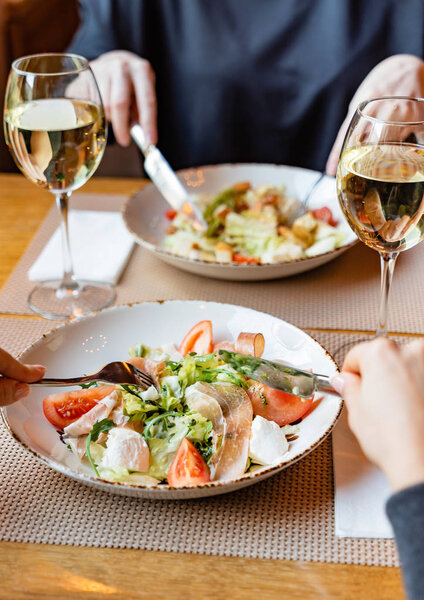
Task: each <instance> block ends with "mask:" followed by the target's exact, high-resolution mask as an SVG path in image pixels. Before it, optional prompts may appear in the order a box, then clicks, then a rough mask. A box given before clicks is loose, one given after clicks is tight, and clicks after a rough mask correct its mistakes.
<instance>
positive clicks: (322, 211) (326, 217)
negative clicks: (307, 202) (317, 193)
mask: <svg viewBox="0 0 424 600" xmlns="http://www.w3.org/2000/svg"><path fill="white" fill-rule="evenodd" d="M312 214H313V216H314V218H315V219H317V220H318V221H323V222H324V223H327V224H328V225H331V226H332V227H335V226H336V225H337V221H336V220H335V219H334V218H333V213H332V212H331V210H330V209H329V208H328V206H323V207H321V208H316V209H315V210H313V211H312Z"/></svg>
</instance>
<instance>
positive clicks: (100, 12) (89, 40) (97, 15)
mask: <svg viewBox="0 0 424 600" xmlns="http://www.w3.org/2000/svg"><path fill="white" fill-rule="evenodd" d="M78 4H79V15H80V20H81V23H80V26H79V28H78V30H77V32H76V34H75V36H74V38H73V40H72V42H71V44H70V46H69V47H68V52H75V53H76V54H82V55H83V56H85V57H86V58H88V59H89V60H93V59H94V58H97V57H98V56H99V55H100V54H104V53H105V52H110V51H111V50H118V49H119V47H118V44H117V40H116V33H115V23H114V21H115V18H114V12H115V11H114V5H113V1H112V0H79V2H78Z"/></svg>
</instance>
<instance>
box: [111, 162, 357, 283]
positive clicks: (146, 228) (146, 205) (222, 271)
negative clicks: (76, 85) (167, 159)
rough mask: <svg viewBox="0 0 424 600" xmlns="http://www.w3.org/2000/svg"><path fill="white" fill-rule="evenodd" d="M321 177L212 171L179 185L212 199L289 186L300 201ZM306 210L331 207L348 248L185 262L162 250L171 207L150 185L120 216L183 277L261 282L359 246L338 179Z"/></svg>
mask: <svg viewBox="0 0 424 600" xmlns="http://www.w3.org/2000/svg"><path fill="white" fill-rule="evenodd" d="M319 176H320V173H318V172H317V171H310V170H309V169H301V168H298V167H287V166H284V165H261V164H233V165H214V166H208V167H199V168H196V169H186V170H184V171H179V172H178V177H179V179H180V180H181V181H182V182H183V183H184V184H185V186H186V187H187V188H188V189H189V190H192V191H193V192H194V193H205V194H210V195H213V194H216V193H217V192H219V191H220V190H222V189H225V188H226V187H230V186H231V185H233V184H234V183H236V182H237V181H250V182H251V183H252V186H254V187H256V186H257V185H260V184H270V185H285V186H286V190H287V194H288V195H290V196H294V197H296V198H299V199H300V200H302V199H303V198H305V197H306V195H307V194H308V193H309V191H310V190H311V188H312V186H313V184H314V182H315V181H316V180H317V179H318V178H319ZM308 206H309V208H311V209H315V208H319V207H321V206H328V207H329V208H330V209H331V211H332V213H333V215H334V217H335V218H336V219H337V220H338V221H339V222H340V223H341V224H342V227H343V229H344V230H345V232H346V239H345V242H344V244H343V245H342V246H341V247H340V248H337V249H336V250H332V251H331V252H326V253H324V254H320V255H319V256H314V257H312V258H300V259H297V260H292V261H289V262H283V263H273V264H271V263H270V264H261V265H246V264H230V265H228V264H223V263H210V262H207V261H204V260H194V259H189V258H183V257H181V256H176V255H175V254H171V253H170V252H168V251H167V250H164V249H163V248H162V247H161V246H162V241H163V239H164V237H165V235H166V233H165V230H166V228H167V227H168V226H169V221H168V220H167V219H166V218H165V211H166V210H167V209H169V205H168V204H167V203H166V201H165V200H164V199H163V198H162V196H161V195H160V193H159V192H158V190H157V189H156V187H155V186H154V185H152V184H149V185H148V186H146V187H145V188H143V189H142V190H141V191H139V192H137V193H136V194H135V195H134V196H132V197H131V198H130V199H129V200H128V201H127V202H126V204H125V205H124V207H123V211H122V215H123V218H124V222H125V224H126V226H127V228H128V230H129V231H130V232H131V233H132V234H133V236H134V237H135V239H136V241H137V242H138V243H139V244H140V245H141V246H143V247H144V248H146V249H147V250H149V251H150V252H152V253H153V254H155V255H156V256H157V257H158V258H160V259H161V260H163V261H164V262H166V263H169V264H171V265H174V266H175V267H178V268H180V269H183V270H184V271H189V272H191V273H196V274H197V275H204V276H207V277H215V278H216V279H230V280H232V281H260V280H265V279H276V278H280V277H289V276H290V275H296V274H297V273H303V272H304V271H310V270H311V269H315V268H316V267H319V266H321V265H323V264H325V263H327V262H329V261H330V260H333V259H334V258H336V257H337V256H340V254H343V252H345V251H346V250H347V249H348V248H350V247H351V246H352V245H353V244H355V243H356V241H357V238H356V236H355V234H354V233H353V231H352V230H351V228H350V227H349V225H348V224H347V222H346V220H345V218H344V216H343V214H342V211H341V209H340V206H339V202H338V199H337V194H336V185H335V179H333V178H332V177H325V178H324V179H323V180H322V181H321V182H320V184H319V185H318V186H317V188H316V190H314V193H313V194H312V196H311V198H310V200H309V204H308Z"/></svg>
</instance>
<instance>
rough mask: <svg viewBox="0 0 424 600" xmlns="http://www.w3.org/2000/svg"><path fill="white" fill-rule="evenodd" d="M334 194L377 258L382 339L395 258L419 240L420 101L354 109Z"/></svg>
mask: <svg viewBox="0 0 424 600" xmlns="http://www.w3.org/2000/svg"><path fill="white" fill-rule="evenodd" d="M337 190H338V196H339V201H340V205H341V208H342V210H343V213H344V215H345V216H346V218H347V220H348V222H349V225H350V226H351V228H352V229H353V231H354V232H355V233H356V234H357V236H358V237H359V239H360V240H362V241H363V242H364V243H365V244H367V246H370V247H371V248H374V249H375V250H377V251H378V252H379V253H380V257H381V294H380V310H379V322H378V326H377V335H386V333H387V330H386V321H387V306H388V298H389V291H390V284H391V280H392V275H393V269H394V265H395V261H396V258H397V257H398V255H399V252H401V251H404V250H407V249H408V248H412V247H413V246H415V245H416V244H418V243H419V242H420V241H421V240H422V239H423V237H424V100H422V99H419V98H403V97H391V98H376V99H373V100H369V101H367V102H363V103H362V104H360V105H359V107H358V109H357V111H356V114H355V116H354V117H353V119H352V122H351V124H350V126H349V130H348V132H347V134H346V138H345V141H344V146H343V149H342V153H341V156H340V160H339V166H338V172H337Z"/></svg>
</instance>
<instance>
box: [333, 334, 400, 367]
mask: <svg viewBox="0 0 424 600" xmlns="http://www.w3.org/2000/svg"><path fill="white" fill-rule="evenodd" d="M399 352H400V349H399V346H398V345H397V344H396V342H394V341H393V340H390V339H388V338H383V337H379V338H377V339H375V340H372V341H371V342H363V343H362V344H357V345H356V346H354V347H353V348H352V349H351V350H350V351H349V352H348V354H347V356H346V358H345V360H344V363H343V372H346V371H347V372H349V373H354V374H358V375H360V374H361V373H362V369H363V366H364V365H367V364H370V363H372V362H374V361H373V359H383V360H385V361H386V362H387V360H388V359H389V357H391V356H393V355H397V354H399Z"/></svg>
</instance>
